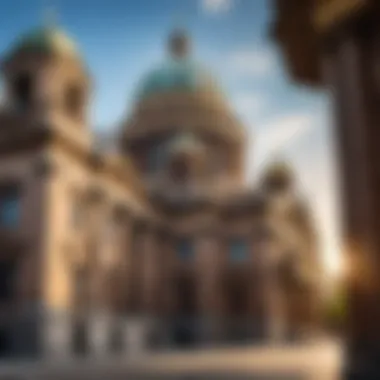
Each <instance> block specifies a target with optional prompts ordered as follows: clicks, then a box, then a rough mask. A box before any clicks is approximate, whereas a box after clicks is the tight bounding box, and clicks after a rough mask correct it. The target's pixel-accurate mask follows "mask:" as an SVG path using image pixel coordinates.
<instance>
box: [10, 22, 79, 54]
mask: <svg viewBox="0 0 380 380" xmlns="http://www.w3.org/2000/svg"><path fill="white" fill-rule="evenodd" d="M29 51H32V52H41V53H48V54H58V55H66V56H75V57H76V56H78V53H77V48H76V45H75V43H74V41H73V40H72V39H71V38H70V37H68V36H67V34H66V33H65V32H64V31H62V30H61V29H59V28H57V27H41V28H37V29H34V30H32V31H30V32H28V33H26V34H25V35H23V36H21V38H20V39H19V40H18V42H17V43H16V44H15V46H14V47H13V48H12V49H11V54H14V53H18V52H29Z"/></svg>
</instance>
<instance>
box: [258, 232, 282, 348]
mask: <svg viewBox="0 0 380 380" xmlns="http://www.w3.org/2000/svg"><path fill="white" fill-rule="evenodd" d="M258 235H259V236H257V237H256V238H257V240H256V243H255V245H256V249H257V252H256V266H257V273H258V274H259V282H260V294H258V295H257V296H258V297H259V298H260V302H259V304H261V313H260V314H261V319H262V329H263V331H262V337H263V338H264V339H266V340H269V341H274V342H276V341H281V340H282V339H283V338H284V336H285V331H286V318H285V307H284V295H283V294H282V291H281V290H282V289H281V287H280V283H279V278H278V271H277V265H278V263H277V258H278V249H279V247H277V246H276V244H275V242H273V241H271V239H270V238H269V237H268V233H267V231H261V230H260V231H259V233H258Z"/></svg>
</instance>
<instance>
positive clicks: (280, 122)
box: [257, 114, 313, 155]
mask: <svg viewBox="0 0 380 380" xmlns="http://www.w3.org/2000/svg"><path fill="white" fill-rule="evenodd" d="M312 125H313V116H312V115H309V114H291V115H287V116H283V117H281V118H276V119H275V120H272V121H270V122H269V123H266V124H265V125H262V126H261V127H260V131H261V132H259V134H258V136H257V139H258V140H259V141H258V146H259V147H260V150H261V151H262V152H265V154H266V155H270V154H273V153H276V152H278V151H280V150H282V149H284V148H286V149H287V148H289V147H290V146H291V145H293V144H294V143H295V142H298V141H299V140H300V139H301V138H302V137H303V136H304V135H305V134H306V133H307V132H308V131H309V130H310V129H311V127H312Z"/></svg>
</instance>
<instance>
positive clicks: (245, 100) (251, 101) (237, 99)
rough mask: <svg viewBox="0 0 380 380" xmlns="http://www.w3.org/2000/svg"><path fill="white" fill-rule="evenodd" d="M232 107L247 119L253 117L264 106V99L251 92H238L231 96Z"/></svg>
mask: <svg viewBox="0 0 380 380" xmlns="http://www.w3.org/2000/svg"><path fill="white" fill-rule="evenodd" d="M232 102H233V105H234V108H235V109H236V111H237V112H238V113H239V115H240V116H241V117H242V118H243V119H245V120H247V121H250V119H252V118H254V117H255V116H256V115H257V114H258V113H259V112H260V111H261V110H262V108H263V107H264V100H263V97H262V96H259V95H258V94H256V93H253V92H242V93H238V94H236V95H235V96H233V98H232Z"/></svg>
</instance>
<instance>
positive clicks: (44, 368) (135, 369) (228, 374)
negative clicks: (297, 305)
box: [0, 341, 341, 380]
mask: <svg viewBox="0 0 380 380" xmlns="http://www.w3.org/2000/svg"><path fill="white" fill-rule="evenodd" d="M340 365H341V349H340V346H339V345H338V344H337V343H333V342H327V341H324V342H319V343H315V344H313V345H308V346H293V347H274V346H273V347H260V348H259V347H253V348H245V349H231V348H230V349H220V350H212V351H211V350H201V351H197V352H193V353H164V354H150V355H144V356H141V355H139V356H136V357H134V358H133V357H129V358H128V359H125V358H119V359H114V360H107V361H106V360H100V359H99V360H94V359H88V360H87V361H85V362H83V361H82V362H66V363H63V362H59V363H58V362H54V363H45V364H37V363H34V364H32V363H29V364H27V363H24V364H22V365H21V363H19V364H18V365H10V364H8V365H6V364H4V365H2V366H0V380H50V379H51V380H53V379H54V380H66V379H89V380H90V379H91V380H92V379H94V380H97V379H105V380H113V379H115V380H116V379H117V380H119V379H120V380H121V379H128V380H135V379H136V380H153V379H157V380H161V379H162V380H163V379H167V380H213V379H220V380H248V379H250V380H337V379H338V378H339V377H338V373H339V370H340Z"/></svg>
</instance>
